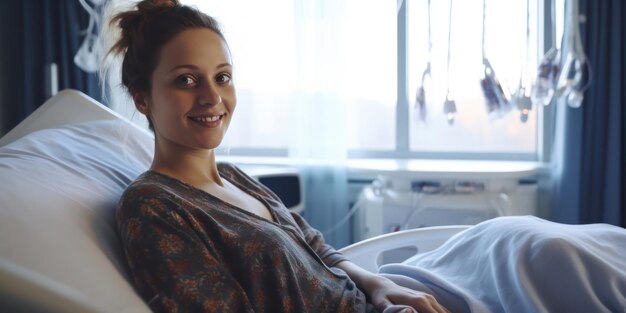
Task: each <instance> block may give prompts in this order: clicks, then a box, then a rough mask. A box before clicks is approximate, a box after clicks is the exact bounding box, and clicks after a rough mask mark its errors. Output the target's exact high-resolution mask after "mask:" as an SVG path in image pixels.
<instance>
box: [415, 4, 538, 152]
mask: <svg viewBox="0 0 626 313" xmlns="http://www.w3.org/2000/svg"><path fill="white" fill-rule="evenodd" d="M430 2H431V7H430V12H431V18H430V20H431V23H430V24H431V34H432V35H431V42H432V51H431V53H430V55H431V56H430V60H431V70H430V73H431V75H430V76H431V77H432V78H431V80H430V82H428V80H427V83H430V84H429V85H428V87H427V88H426V95H427V97H426V100H427V101H426V112H427V115H426V117H425V119H424V121H422V119H420V118H418V116H417V115H418V114H419V111H418V110H416V109H415V94H416V91H417V89H418V87H419V86H420V85H421V78H422V73H423V72H424V70H425V68H426V64H427V61H428V59H429V57H428V42H429V39H428V0H408V2H407V16H408V18H407V20H408V21H407V25H408V26H407V29H408V31H407V38H408V55H407V68H408V73H407V75H408V94H407V97H408V99H409V105H410V112H411V114H410V119H409V126H410V127H409V138H410V144H409V146H410V150H411V151H418V152H439V153H475V152H479V153H480V152H485V153H515V154H534V153H536V151H537V109H536V108H532V109H531V111H530V114H529V116H528V117H529V118H528V120H527V121H526V122H525V123H522V122H520V111H519V110H518V109H517V108H515V107H513V108H510V111H509V112H508V113H506V114H505V115H504V116H501V117H491V116H490V115H489V114H488V112H487V107H486V104H485V99H484V96H483V92H482V89H481V86H480V79H481V76H482V75H483V73H484V68H483V52H482V46H483V44H482V42H483V39H482V37H483V35H482V34H483V29H482V28H483V0H463V1H459V0H457V1H453V3H454V5H453V7H452V11H450V10H449V9H450V7H449V3H450V2H449V1H430ZM530 4H531V5H530V8H529V9H530V12H529V13H530V14H529V36H528V37H529V38H528V47H527V35H526V30H527V28H526V14H525V13H526V1H523V0H506V1H505V0H498V1H486V5H485V7H484V8H485V14H484V16H485V34H484V37H485V38H484V42H485V48H484V50H485V57H486V58H487V59H488V60H489V63H490V64H491V65H492V67H493V69H494V71H495V73H496V78H497V79H498V80H499V82H500V84H501V85H502V87H503V90H504V93H505V95H508V94H509V93H513V92H515V91H516V89H517V87H518V86H519V83H520V80H522V83H524V80H525V78H526V77H528V78H529V79H528V80H526V81H525V82H526V83H527V86H528V87H530V84H531V81H530V78H534V77H535V75H536V66H535V64H537V52H538V48H537V41H538V36H537V9H536V8H537V5H536V4H537V2H536V1H530ZM449 28H450V32H449V33H448V31H449ZM448 35H449V36H450V40H449V43H450V48H449V49H450V54H449V58H450V61H449V64H448ZM448 66H449V67H450V68H449V70H448ZM448 71H449V73H450V76H449V77H448ZM448 84H449V86H448ZM448 88H449V91H450V93H451V94H452V97H453V99H454V100H455V103H456V110H457V112H456V114H454V123H453V125H449V124H448V119H447V116H446V114H444V102H445V100H446V94H447V91H448ZM527 89H530V88H527ZM529 91H530V90H527V93H528V95H530V93H529ZM496 115H498V114H497V113H496Z"/></svg>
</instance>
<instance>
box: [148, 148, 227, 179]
mask: <svg viewBox="0 0 626 313" xmlns="http://www.w3.org/2000/svg"><path fill="white" fill-rule="evenodd" d="M150 169H151V170H154V171H157V172H160V173H163V174H166V175H168V176H171V177H174V178H176V179H179V180H182V181H184V182H186V183H189V184H191V185H194V186H204V185H206V184H212V183H215V184H217V185H220V186H223V185H224V184H223V182H222V179H221V177H220V175H219V173H218V171H217V164H216V162H215V153H214V151H213V150H189V149H172V148H168V149H165V147H163V146H162V145H159V144H158V143H157V144H156V145H155V151H154V159H153V160H152V165H151V166H150Z"/></svg>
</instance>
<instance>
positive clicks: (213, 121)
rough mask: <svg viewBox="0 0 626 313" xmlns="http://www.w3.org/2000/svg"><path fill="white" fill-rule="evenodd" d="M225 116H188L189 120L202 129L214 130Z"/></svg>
mask: <svg viewBox="0 0 626 313" xmlns="http://www.w3.org/2000/svg"><path fill="white" fill-rule="evenodd" d="M225 115H226V114H217V115H197V116H190V117H189V119H190V120H191V121H192V122H194V123H195V124H198V125H200V126H202V127H205V128H216V127H219V126H220V124H221V122H222V118H223V117H224V116H225Z"/></svg>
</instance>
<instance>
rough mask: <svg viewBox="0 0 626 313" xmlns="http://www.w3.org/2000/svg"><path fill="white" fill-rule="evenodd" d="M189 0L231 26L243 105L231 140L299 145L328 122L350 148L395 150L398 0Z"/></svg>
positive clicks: (233, 143)
mask: <svg viewBox="0 0 626 313" xmlns="http://www.w3.org/2000/svg"><path fill="white" fill-rule="evenodd" d="M184 2H185V3H187V4H193V5H196V6H197V7H198V8H199V9H201V10H202V11H204V12H206V13H208V14H209V15H212V16H214V17H216V18H217V19H218V20H219V21H220V22H221V23H222V24H223V27H224V33H225V36H226V38H227V40H228V42H229V45H230V47H231V51H232V53H233V59H234V63H235V84H236V88H237V95H238V106H237V111H236V113H235V115H234V117H233V121H232V122H231V126H230V129H229V132H228V134H227V137H226V139H225V142H224V144H223V145H224V146H227V147H232V148H289V149H291V148H292V147H293V146H298V145H303V144H307V143H302V142H299V141H301V140H302V136H299V134H303V133H305V134H306V133H310V132H315V131H318V130H322V129H323V130H324V131H325V132H330V133H333V132H334V133H336V134H337V136H336V138H342V139H341V140H342V141H345V143H344V145H345V147H344V149H345V148H357V149H394V143H395V103H396V101H395V100H396V86H397V82H396V81H397V74H396V67H397V66H396V51H397V50H396V45H397V44H396V41H397V40H396V37H397V36H396V4H395V2H392V1H379V0H368V1H362V0H346V1H336V0H318V1H309V0H265V1H256V0H255V1H252V0H235V1H204V0H187V1H184ZM320 101H323V102H324V103H320ZM303 116H305V118H307V119H309V120H310V121H308V120H307V121H305V122H302V117H303ZM294 134H295V135H294ZM304 137H305V138H307V136H304ZM309 137H310V136H309ZM326 137H327V136H326ZM330 138H331V140H332V138H333V136H331V137H330ZM322 141H329V139H323V140H322ZM317 144H319V143H315V142H312V143H309V145H311V146H315V145H317Z"/></svg>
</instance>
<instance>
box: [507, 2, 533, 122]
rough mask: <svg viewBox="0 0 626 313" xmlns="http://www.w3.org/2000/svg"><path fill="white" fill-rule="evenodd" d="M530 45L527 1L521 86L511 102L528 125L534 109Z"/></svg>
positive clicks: (528, 3) (522, 120)
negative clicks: (531, 86)
mask: <svg viewBox="0 0 626 313" xmlns="http://www.w3.org/2000/svg"><path fill="white" fill-rule="evenodd" d="M529 45H530V0H526V51H525V59H524V63H523V64H524V65H523V66H522V71H521V73H520V78H519V84H518V86H517V90H516V91H515V93H514V94H513V96H512V97H511V102H513V103H514V104H515V106H516V107H517V109H518V110H519V112H520V121H521V122H522V123H526V122H527V121H528V114H530V110H531V109H532V100H531V98H530V84H531V83H530V74H529V72H528V59H529V58H528V54H529V53H528V49H529Z"/></svg>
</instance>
